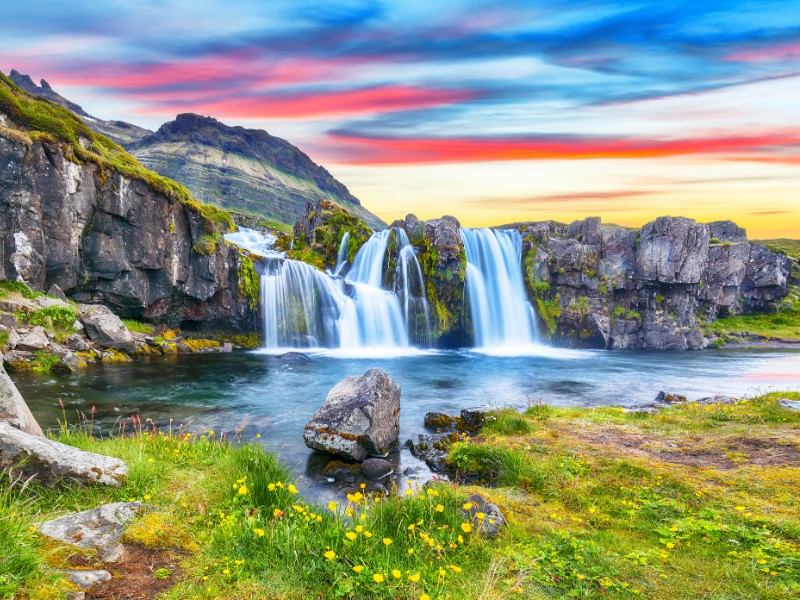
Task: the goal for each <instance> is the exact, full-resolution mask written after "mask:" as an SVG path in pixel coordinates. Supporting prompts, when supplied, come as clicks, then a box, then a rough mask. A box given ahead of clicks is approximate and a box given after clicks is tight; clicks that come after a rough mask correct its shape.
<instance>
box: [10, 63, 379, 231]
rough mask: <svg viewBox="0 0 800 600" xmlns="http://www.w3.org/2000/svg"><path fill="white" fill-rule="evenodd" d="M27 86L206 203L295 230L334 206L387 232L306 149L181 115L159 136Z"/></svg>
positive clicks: (22, 82) (23, 80) (19, 81)
mask: <svg viewBox="0 0 800 600" xmlns="http://www.w3.org/2000/svg"><path fill="white" fill-rule="evenodd" d="M10 79H11V80H12V81H13V82H14V83H15V84H16V85H17V86H18V87H20V88H22V89H23V90H25V91H26V92H28V93H29V94H33V95H34V96H39V97H41V98H46V99H47V100H50V101H51V102H55V103H56V104H59V105H60V106H63V107H64V108H66V109H67V110H70V111H72V112H73V113H75V114H76V115H78V116H79V117H80V118H81V120H82V121H83V122H84V123H85V124H86V125H87V126H88V127H89V128H91V129H92V130H93V131H95V132H97V133H100V134H102V135H104V136H106V137H109V138H111V139H112V140H114V141H115V142H117V143H118V144H120V145H121V146H123V147H124V148H125V149H126V150H128V151H129V152H130V153H131V154H133V155H134V156H135V157H136V158H137V159H138V160H139V162H140V163H142V165H144V166H145V167H147V168H148V169H152V170H153V171H155V172H157V173H159V174H161V175H163V176H165V177H169V178H170V179H174V180H175V181H177V182H178V183H182V184H183V185H185V186H186V187H188V188H189V189H190V190H191V191H192V193H193V194H194V195H195V196H196V197H197V198H199V199H201V200H203V201H204V202H208V203H210V204H216V205H219V206H222V207H224V208H226V209H230V210H233V211H236V212H241V213H246V214H250V215H254V216H257V217H265V218H267V219H275V220H277V221H280V222H281V223H285V224H287V225H292V224H293V223H295V222H296V221H297V220H298V219H300V218H301V217H302V215H303V212H304V211H305V208H306V204H307V203H309V202H319V201H321V200H333V201H334V202H336V203H338V204H340V205H341V206H342V207H344V208H345V209H346V210H348V211H349V212H351V213H352V214H354V215H356V216H357V217H360V218H361V219H363V220H364V221H365V222H366V223H367V224H368V225H369V226H370V227H373V228H376V227H385V226H386V223H384V222H383V221H382V220H381V219H379V218H378V217H376V216H375V215H373V214H372V213H371V212H369V211H368V210H367V209H365V208H364V207H363V206H361V202H360V201H359V200H358V198H356V197H355V196H353V195H352V194H351V193H350V191H349V190H348V189H347V188H346V187H345V186H344V184H342V183H340V182H339V181H337V180H336V179H334V177H333V176H332V175H331V174H330V173H328V171H326V170H325V169H324V168H323V167H321V166H320V165H318V164H316V163H315V162H313V161H312V160H311V159H310V158H309V157H308V156H307V155H306V154H305V153H303V152H302V151H301V150H300V149H299V148H297V147H296V146H293V145H292V144H290V143H289V142H287V141H286V140H284V139H281V138H278V137H274V136H272V135H270V134H268V133H267V132H266V131H263V130H258V129H245V128H243V127H229V126H227V125H225V124H223V123H220V122H219V121H217V120H216V119H212V118H210V117H201V116H199V115H194V114H182V115H178V116H177V117H176V119H175V120H174V121H171V122H169V123H165V124H164V125H162V126H161V127H160V128H159V130H158V131H156V132H155V133H154V132H152V131H150V130H148V129H144V128H142V127H138V126H136V125H132V124H130V123H126V122H124V121H104V120H102V119H98V118H97V117H93V116H92V115H90V114H88V113H87V112H86V111H85V110H83V108H82V107H81V106H79V105H78V104H75V103H74V102H71V101H69V100H67V99H66V98H64V97H63V96H61V95H60V94H59V93H57V92H56V91H55V90H53V88H52V87H51V86H50V84H49V83H47V81H45V80H44V79H42V80H41V85H36V84H35V83H34V82H33V80H32V79H31V78H30V76H29V75H24V74H22V73H20V72H19V71H16V70H14V69H12V70H11V73H10Z"/></svg>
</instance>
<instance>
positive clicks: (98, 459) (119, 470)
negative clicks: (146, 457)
mask: <svg viewBox="0 0 800 600" xmlns="http://www.w3.org/2000/svg"><path fill="white" fill-rule="evenodd" d="M9 467H11V468H14V469H15V470H19V471H21V472H23V473H24V474H26V475H35V476H36V479H37V482H38V483H40V484H43V485H54V484H57V483H62V482H69V483H76V484H104V485H110V486H113V487H119V486H120V485H121V484H122V483H124V482H125V476H126V475H127V473H128V465H126V464H125V462H124V461H122V460H120V459H118V458H111V457H110V456H103V455H101V454H95V453H93V452H86V451H84V450H79V449H78V448H73V447H72V446H67V445H66V444H62V443H60V442H56V441H53V440H49V439H47V438H44V437H40V436H37V435H32V434H30V433H26V432H24V431H20V430H19V429H16V428H14V427H12V426H11V424H9V423H8V422H6V421H2V422H0V468H2V469H7V468H9Z"/></svg>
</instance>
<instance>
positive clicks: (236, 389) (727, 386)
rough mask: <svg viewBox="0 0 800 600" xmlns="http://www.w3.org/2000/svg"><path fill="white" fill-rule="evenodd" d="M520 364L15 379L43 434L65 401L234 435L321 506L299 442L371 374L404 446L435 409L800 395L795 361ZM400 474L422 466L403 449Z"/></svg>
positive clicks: (206, 366) (579, 354) (731, 356)
mask: <svg viewBox="0 0 800 600" xmlns="http://www.w3.org/2000/svg"><path fill="white" fill-rule="evenodd" d="M535 349H536V348H533V349H531V351H530V352H527V353H526V355H525V356H498V355H493V354H489V353H480V352H476V351H415V352H410V353H408V355H405V356H398V357H389V356H385V357H380V356H377V357H376V356H371V355H370V354H366V353H362V354H361V355H351V356H346V355H343V354H341V353H340V352H338V351H330V352H327V353H317V354H312V355H311V362H310V363H308V364H303V363H290V362H285V361H282V360H278V359H276V358H275V357H274V356H273V355H270V354H267V353H264V352H261V351H253V352H235V353H232V354H207V355H190V356H173V357H165V358H157V359H152V360H143V361H138V362H134V363H126V364H114V365H104V366H99V367H95V368H90V369H87V370H84V371H81V372H79V373H77V374H75V375H72V376H69V377H57V376H53V375H34V374H22V373H20V374H15V376H14V379H15V381H16V383H17V386H18V387H19V389H20V391H21V392H22V394H23V396H24V397H25V399H26V400H27V402H28V404H29V405H30V407H31V410H32V411H33V413H34V415H35V416H36V418H37V419H38V420H39V423H40V424H41V425H42V427H43V428H54V427H57V419H58V418H60V416H61V411H60V408H59V406H58V398H61V399H63V402H64V404H65V406H66V409H67V415H68V418H69V420H70V421H72V422H75V421H76V420H77V418H76V415H77V413H78V411H83V412H84V413H85V414H89V411H90V409H91V406H92V405H94V406H95V407H96V415H95V421H96V423H98V424H99V425H100V427H102V429H103V431H104V432H111V431H112V430H113V429H114V424H115V422H117V420H118V419H125V418H128V417H130V415H132V414H139V415H140V416H141V418H142V419H143V420H145V419H147V418H151V419H153V420H154V421H155V422H156V423H157V424H159V425H166V424H168V423H169V420H170V419H172V421H173V423H174V424H175V425H176V426H177V425H178V424H181V423H183V424H189V427H190V428H192V429H194V430H207V429H214V430H216V431H217V432H221V431H228V432H230V431H232V430H234V429H236V428H237V426H238V425H240V424H241V423H242V422H244V430H243V437H244V438H245V439H250V438H252V437H254V436H255V435H256V434H257V433H260V434H261V438H260V440H259V441H260V443H263V444H264V445H265V446H266V447H267V448H269V449H270V450H274V451H275V452H277V453H279V454H280V456H281V458H282V460H284V461H285V462H286V463H287V464H289V465H290V466H291V467H292V469H294V471H295V472H296V473H297V474H298V476H299V477H300V483H301V485H304V486H305V488H306V491H307V493H308V494H309V495H310V496H311V497H313V498H317V499H320V500H323V499H325V498H326V497H328V496H329V495H331V494H333V493H338V492H339V490H338V489H334V488H333V487H331V486H328V485H327V484H326V483H325V482H324V480H322V479H321V478H320V475H319V468H320V466H321V464H324V462H325V460H324V459H323V458H322V457H321V456H319V455H314V454H313V453H312V452H311V451H309V450H308V449H307V448H306V447H305V446H304V444H303V439H302V434H303V426H304V425H305V423H306V421H307V420H308V419H309V418H310V417H311V415H312V414H313V413H314V412H315V411H316V410H317V408H319V406H320V405H321V404H322V403H323V402H324V400H325V396H326V394H327V392H328V390H329V389H330V388H331V387H333V386H334V385H335V384H336V383H337V382H338V381H340V380H341V379H342V378H343V377H346V376H348V375H360V374H363V373H364V371H366V370H367V369H369V368H372V367H378V368H381V369H384V370H386V371H387V372H388V373H389V374H390V376H391V377H392V378H393V379H394V380H395V381H397V382H398V383H399V384H400V386H401V388H402V400H401V420H400V425H401V431H400V441H401V443H402V442H404V441H405V440H406V439H408V438H409V437H412V436H415V435H416V434H418V433H421V432H422V431H423V429H422V418H423V416H424V414H425V413H426V412H428V411H444V412H450V413H455V412H458V411H459V410H461V409H462V408H468V407H476V406H487V405H491V406H498V407H501V406H513V407H524V406H525V405H526V404H528V403H533V402H544V403H547V404H552V405H557V406H599V405H617V404H619V405H630V404H635V403H640V402H645V401H649V400H652V399H653V398H654V397H655V396H656V394H657V393H658V392H659V391H660V390H667V391H674V392H678V393H682V394H685V395H686V396H688V398H689V399H690V400H692V399H698V398H701V397H706V396H713V395H716V394H729V395H736V396H742V395H755V394H758V393H763V392H767V391H772V390H800V351H784V350H714V351H711V350H709V351H704V352H682V353H668V352H608V351H583V350H581V351H573V350H555V349H552V348H546V347H538V351H535V352H534V351H533V350H535ZM397 460H399V463H400V469H399V472H402V471H403V470H405V469H406V468H408V467H413V468H415V469H419V476H420V477H425V476H426V475H427V470H426V469H424V468H420V465H419V464H418V463H417V461H416V460H415V459H414V458H413V457H411V455H410V453H409V452H408V451H407V450H405V449H402V450H401V451H400V452H399V456H398V457H397Z"/></svg>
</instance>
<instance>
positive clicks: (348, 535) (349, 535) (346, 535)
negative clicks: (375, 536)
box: [344, 531, 356, 542]
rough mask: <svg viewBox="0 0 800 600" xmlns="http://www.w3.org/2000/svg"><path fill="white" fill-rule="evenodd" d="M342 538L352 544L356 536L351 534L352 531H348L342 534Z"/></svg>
mask: <svg viewBox="0 0 800 600" xmlns="http://www.w3.org/2000/svg"><path fill="white" fill-rule="evenodd" d="M344 537H346V538H347V539H348V540H350V541H351V542H352V541H354V540H355V539H356V534H355V533H353V532H352V531H348V532H347V533H345V534H344Z"/></svg>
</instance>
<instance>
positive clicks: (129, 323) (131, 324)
mask: <svg viewBox="0 0 800 600" xmlns="http://www.w3.org/2000/svg"><path fill="white" fill-rule="evenodd" d="M122 323H123V324H124V325H125V327H127V328H128V330H129V331H134V332H136V333H144V334H146V335H149V334H151V333H153V330H154V329H155V326H154V325H151V324H150V323H143V322H141V321H137V320H136V319H122Z"/></svg>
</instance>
